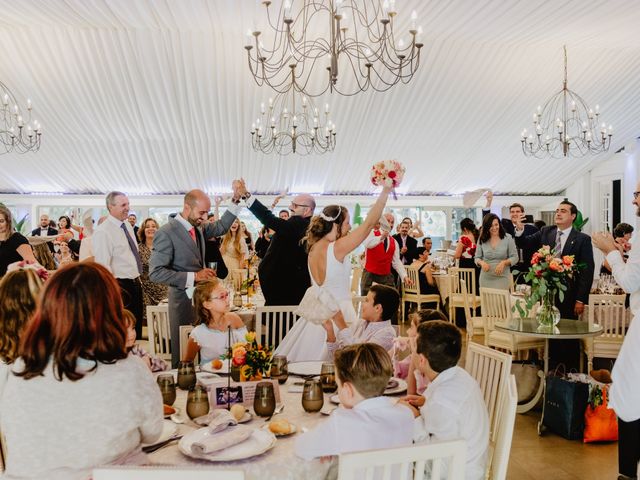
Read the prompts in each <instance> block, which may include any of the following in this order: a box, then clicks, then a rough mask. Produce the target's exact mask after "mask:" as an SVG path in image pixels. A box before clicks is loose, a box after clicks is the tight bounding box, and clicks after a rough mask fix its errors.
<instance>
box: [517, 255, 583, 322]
mask: <svg viewBox="0 0 640 480" xmlns="http://www.w3.org/2000/svg"><path fill="white" fill-rule="evenodd" d="M582 267H584V265H583V264H580V265H578V264H576V262H575V258H574V256H573V255H565V256H563V257H556V256H555V252H554V251H553V250H552V249H551V247H549V245H544V246H542V248H540V249H539V250H538V251H537V252H535V253H534V254H533V256H532V257H531V267H529V271H527V272H526V273H525V276H524V279H525V280H526V282H527V283H529V284H531V293H530V294H529V296H527V297H526V298H525V302H524V303H525V308H523V307H522V305H521V302H518V303H516V305H515V306H514V307H513V310H516V309H517V310H518V312H519V314H520V316H521V317H525V316H526V315H528V314H529V312H530V311H531V310H532V309H533V307H534V306H535V305H536V304H537V303H538V302H542V307H541V308H540V309H539V311H538V314H537V318H538V321H539V323H540V324H541V325H555V324H557V323H558V321H559V320H560V312H559V311H558V309H557V308H556V307H555V306H554V304H555V297H556V295H558V298H559V299H560V301H561V302H562V301H563V300H564V292H565V291H566V290H567V281H568V279H570V278H573V275H574V274H575V273H576V272H577V271H578V270H579V269H580V268H582ZM518 273H521V272H518V271H517V270H514V274H518ZM545 315H546V317H545ZM547 317H549V318H547Z"/></svg>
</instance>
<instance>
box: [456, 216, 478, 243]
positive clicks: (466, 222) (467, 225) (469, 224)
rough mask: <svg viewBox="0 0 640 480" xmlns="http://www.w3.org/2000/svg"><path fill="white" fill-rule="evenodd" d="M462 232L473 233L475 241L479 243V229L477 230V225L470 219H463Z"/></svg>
mask: <svg viewBox="0 0 640 480" xmlns="http://www.w3.org/2000/svg"><path fill="white" fill-rule="evenodd" d="M460 230H462V231H464V230H467V231H468V232H471V233H472V234H473V238H474V239H475V241H476V242H477V241H478V229H477V228H476V224H475V223H474V222H473V220H471V219H470V218H463V219H462V220H461V221H460Z"/></svg>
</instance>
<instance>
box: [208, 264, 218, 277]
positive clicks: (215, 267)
mask: <svg viewBox="0 0 640 480" xmlns="http://www.w3.org/2000/svg"><path fill="white" fill-rule="evenodd" d="M207 268H210V269H211V270H213V273H215V274H216V275H217V274H218V262H207Z"/></svg>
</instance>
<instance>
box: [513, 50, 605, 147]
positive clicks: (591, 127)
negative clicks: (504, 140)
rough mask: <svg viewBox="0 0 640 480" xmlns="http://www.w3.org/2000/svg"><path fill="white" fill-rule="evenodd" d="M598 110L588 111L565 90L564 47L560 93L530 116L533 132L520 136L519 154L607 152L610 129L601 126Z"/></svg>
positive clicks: (575, 97) (569, 91)
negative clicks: (520, 150) (562, 77)
mask: <svg viewBox="0 0 640 480" xmlns="http://www.w3.org/2000/svg"><path fill="white" fill-rule="evenodd" d="M600 122H601V119H600V107H599V106H598V105H596V106H595V109H591V108H589V107H588V106H587V104H586V103H585V101H584V100H583V99H582V97H580V95H578V94H577V93H576V92H574V91H572V90H570V89H569V87H567V47H566V46H565V47H564V82H563V84H562V90H560V91H559V92H558V93H556V94H555V95H554V96H553V97H551V98H550V99H549V100H547V102H546V103H545V104H544V107H541V106H538V108H537V110H536V111H535V112H534V113H533V130H532V131H531V132H529V131H527V129H526V128H525V129H524V130H523V131H522V133H521V138H520V142H521V144H522V151H523V152H524V154H525V155H527V156H534V157H536V158H544V157H553V158H562V157H567V156H572V157H582V156H584V155H587V154H589V153H593V154H595V153H601V152H606V151H607V150H609V147H610V146H611V137H612V135H613V128H612V126H611V125H609V127H607V125H606V124H605V123H600Z"/></svg>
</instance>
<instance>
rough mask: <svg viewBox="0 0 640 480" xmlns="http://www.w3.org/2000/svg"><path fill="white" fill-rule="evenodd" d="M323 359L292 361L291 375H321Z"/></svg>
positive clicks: (290, 365)
mask: <svg viewBox="0 0 640 480" xmlns="http://www.w3.org/2000/svg"><path fill="white" fill-rule="evenodd" d="M323 363H324V362H322V361H313V362H292V363H290V364H289V375H298V376H300V377H306V376H307V375H320V370H322V364H323Z"/></svg>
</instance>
